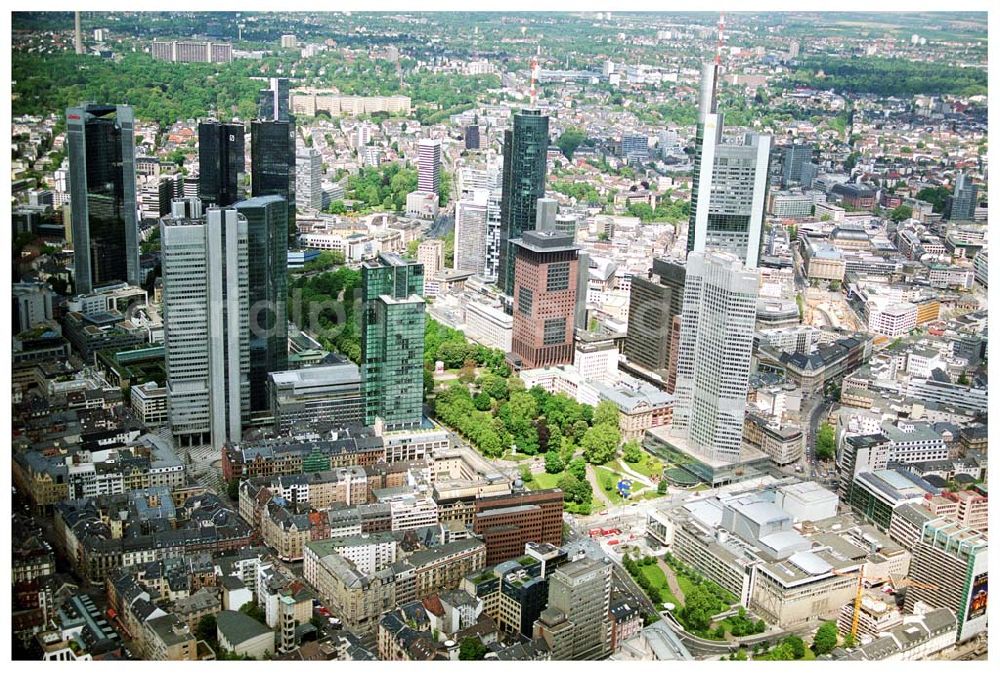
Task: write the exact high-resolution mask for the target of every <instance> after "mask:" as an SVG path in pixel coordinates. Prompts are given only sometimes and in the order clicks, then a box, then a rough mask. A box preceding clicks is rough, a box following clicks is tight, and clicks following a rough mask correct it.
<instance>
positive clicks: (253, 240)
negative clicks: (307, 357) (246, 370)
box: [233, 195, 288, 412]
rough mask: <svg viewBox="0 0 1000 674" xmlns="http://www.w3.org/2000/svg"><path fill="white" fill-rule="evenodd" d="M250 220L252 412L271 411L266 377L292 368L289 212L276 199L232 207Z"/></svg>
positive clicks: (275, 196) (260, 200) (247, 202)
mask: <svg viewBox="0 0 1000 674" xmlns="http://www.w3.org/2000/svg"><path fill="white" fill-rule="evenodd" d="M233 208H235V209H236V211H237V212H238V213H239V214H240V215H242V216H244V217H245V218H246V220H247V238H248V241H249V244H248V249H249V254H250V259H251V260H252V261H253V264H251V265H250V279H249V288H250V290H249V292H250V409H251V410H253V411H254V412H258V411H263V410H266V409H268V407H269V405H270V402H269V400H268V394H267V375H268V374H269V373H271V372H281V371H283V370H287V369H288V309H287V301H288V236H287V232H288V207H287V204H286V203H285V200H284V199H283V198H282V197H280V196H277V195H270V196H266V197H253V198H251V199H247V200H245V201H240V202H238V203H236V204H234V205H233Z"/></svg>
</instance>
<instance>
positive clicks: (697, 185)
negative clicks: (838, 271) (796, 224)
mask: <svg viewBox="0 0 1000 674" xmlns="http://www.w3.org/2000/svg"><path fill="white" fill-rule="evenodd" d="M718 76H719V66H718V65H717V64H711V63H707V64H705V66H704V68H703V69H702V82H701V95H700V98H699V110H698V124H697V127H696V132H695V154H694V184H693V185H692V189H691V215H690V218H689V220H688V245H687V249H688V251H689V252H690V251H699V252H700V251H705V250H723V251H727V252H730V253H733V254H735V255H737V256H738V257H739V258H740V259H741V260H743V262H744V263H745V264H746V265H747V266H748V267H756V266H757V262H758V259H759V257H760V246H761V232H762V230H763V225H764V204H765V202H766V201H767V187H768V180H767V178H768V168H769V161H770V153H771V137H770V136H761V135H757V134H747V135H746V136H745V138H744V139H743V143H742V144H741V145H740V144H734V143H729V142H727V143H723V141H722V128H723V116H722V114H721V113H719V112H718V111H717V109H716V98H715V94H716V86H717V79H718Z"/></svg>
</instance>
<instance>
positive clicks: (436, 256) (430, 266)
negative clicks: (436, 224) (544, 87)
mask: <svg viewBox="0 0 1000 674" xmlns="http://www.w3.org/2000/svg"><path fill="white" fill-rule="evenodd" d="M417 262H419V263H420V264H422V265H424V276H434V275H435V274H437V273H438V272H439V271H441V270H442V269H444V241H443V240H442V239H427V240H426V241H421V242H420V245H419V246H417Z"/></svg>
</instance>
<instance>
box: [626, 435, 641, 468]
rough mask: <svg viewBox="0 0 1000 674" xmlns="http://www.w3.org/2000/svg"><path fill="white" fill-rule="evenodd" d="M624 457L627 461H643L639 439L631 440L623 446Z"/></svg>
mask: <svg viewBox="0 0 1000 674" xmlns="http://www.w3.org/2000/svg"><path fill="white" fill-rule="evenodd" d="M622 458H623V459H625V462H626V463H639V462H640V461H642V447H640V446H639V441H638V440H629V441H628V442H626V443H625V445H624V446H623V447H622Z"/></svg>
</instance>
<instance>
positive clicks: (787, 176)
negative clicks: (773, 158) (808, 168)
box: [781, 144, 813, 186]
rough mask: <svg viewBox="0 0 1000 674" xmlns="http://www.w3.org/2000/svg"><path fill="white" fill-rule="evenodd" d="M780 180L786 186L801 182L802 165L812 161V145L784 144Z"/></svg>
mask: <svg viewBox="0 0 1000 674" xmlns="http://www.w3.org/2000/svg"><path fill="white" fill-rule="evenodd" d="M782 155H783V156H782V160H781V182H782V184H783V185H785V186H788V185H791V184H793V183H796V184H801V183H802V167H803V166H805V165H806V164H808V163H809V162H811V161H812V156H813V146H812V145H809V144H805V145H786V146H785V147H783V148H782Z"/></svg>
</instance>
